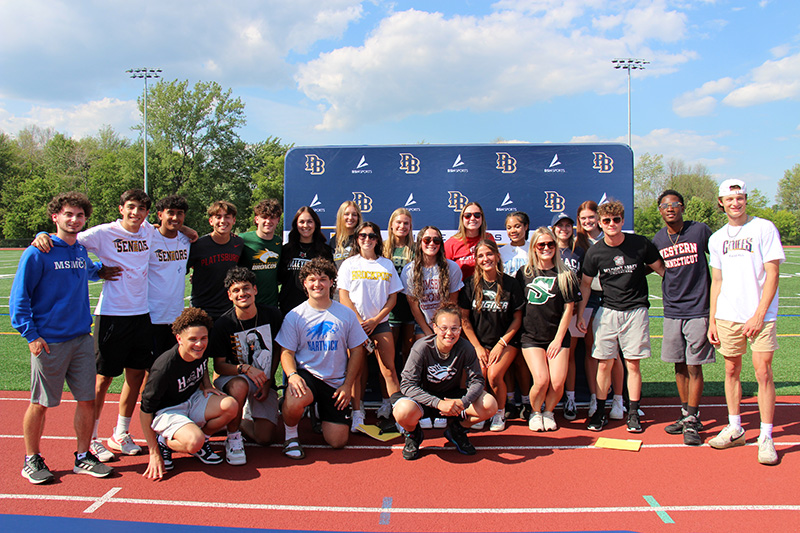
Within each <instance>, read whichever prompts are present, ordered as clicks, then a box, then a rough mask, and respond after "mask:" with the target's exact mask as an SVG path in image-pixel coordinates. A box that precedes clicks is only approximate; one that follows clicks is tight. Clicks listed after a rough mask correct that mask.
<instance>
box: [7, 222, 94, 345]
mask: <svg viewBox="0 0 800 533" xmlns="http://www.w3.org/2000/svg"><path fill="white" fill-rule="evenodd" d="M52 239H53V247H52V248H51V249H50V252H48V253H44V252H40V251H39V250H38V249H36V248H35V247H33V246H29V247H28V248H27V249H26V250H25V251H24V252H23V253H22V257H21V258H20V260H19V267H18V268H17V273H16V275H15V276H14V283H13V285H12V286H11V296H10V297H9V299H8V303H9V307H10V309H11V325H12V326H13V327H14V328H15V329H16V330H17V331H19V332H20V333H21V334H22V336H23V337H25V340H27V341H28V342H33V341H35V340H36V339H38V338H39V337H41V338H43V339H44V340H45V341H46V342H48V343H57V342H65V341H68V340H70V339H74V338H76V337H79V336H81V335H86V334H87V333H90V332H91V330H92V315H91V311H90V310H89V286H88V281H89V280H90V279H91V280H92V281H96V280H98V279H99V278H98V276H97V271H98V270H99V268H100V267H101V266H102V264H101V263H92V262H91V261H90V260H89V255H88V253H87V252H86V248H84V247H83V246H82V245H80V244H78V243H77V242H76V243H75V244H74V245H72V246H70V245H69V244H67V243H66V242H64V241H63V240H61V239H59V238H58V237H56V236H55V235H53V236H52Z"/></svg>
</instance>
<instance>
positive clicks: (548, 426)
mask: <svg viewBox="0 0 800 533" xmlns="http://www.w3.org/2000/svg"><path fill="white" fill-rule="evenodd" d="M542 425H543V426H544V430H545V431H555V430H557V429H558V425H557V424H556V417H555V415H554V414H553V411H545V412H544V413H543V414H542Z"/></svg>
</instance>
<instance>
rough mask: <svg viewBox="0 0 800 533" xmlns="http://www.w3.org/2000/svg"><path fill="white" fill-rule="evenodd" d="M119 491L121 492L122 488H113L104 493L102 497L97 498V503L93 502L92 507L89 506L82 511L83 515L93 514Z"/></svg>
mask: <svg viewBox="0 0 800 533" xmlns="http://www.w3.org/2000/svg"><path fill="white" fill-rule="evenodd" d="M121 490H122V487H114V488H113V489H111V490H109V491H108V492H106V493H105V494H103V495H102V496H100V498H98V500H97V501H95V502H94V503H93V504H92V505H90V506H89V507H87V508H86V509H84V510H83V512H84V513H87V514H90V513H93V512H95V511H96V510H98V509H99V508H100V507H101V506H102V505H103V504H104V503H106V502H109V501H111V498H113V497H114V495H115V494H116V493H118V492H119V491H121Z"/></svg>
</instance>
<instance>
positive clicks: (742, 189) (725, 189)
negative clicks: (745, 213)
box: [717, 179, 747, 198]
mask: <svg viewBox="0 0 800 533" xmlns="http://www.w3.org/2000/svg"><path fill="white" fill-rule="evenodd" d="M734 187H735V188H734ZM732 194H744V195H745V196H746V195H747V185H745V184H744V182H743V181H742V180H737V179H730V180H725V181H723V182H722V183H720V184H719V194H718V195H717V196H719V197H720V198H722V197H723V196H730V195H732Z"/></svg>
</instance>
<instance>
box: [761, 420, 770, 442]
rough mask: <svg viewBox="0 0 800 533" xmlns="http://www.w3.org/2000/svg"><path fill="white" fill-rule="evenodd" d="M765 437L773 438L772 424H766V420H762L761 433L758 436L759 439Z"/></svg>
mask: <svg viewBox="0 0 800 533" xmlns="http://www.w3.org/2000/svg"><path fill="white" fill-rule="evenodd" d="M764 438H768V439H771V438H772V424H765V423H764V422H761V434H760V435H759V436H758V440H762V439H764Z"/></svg>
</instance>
